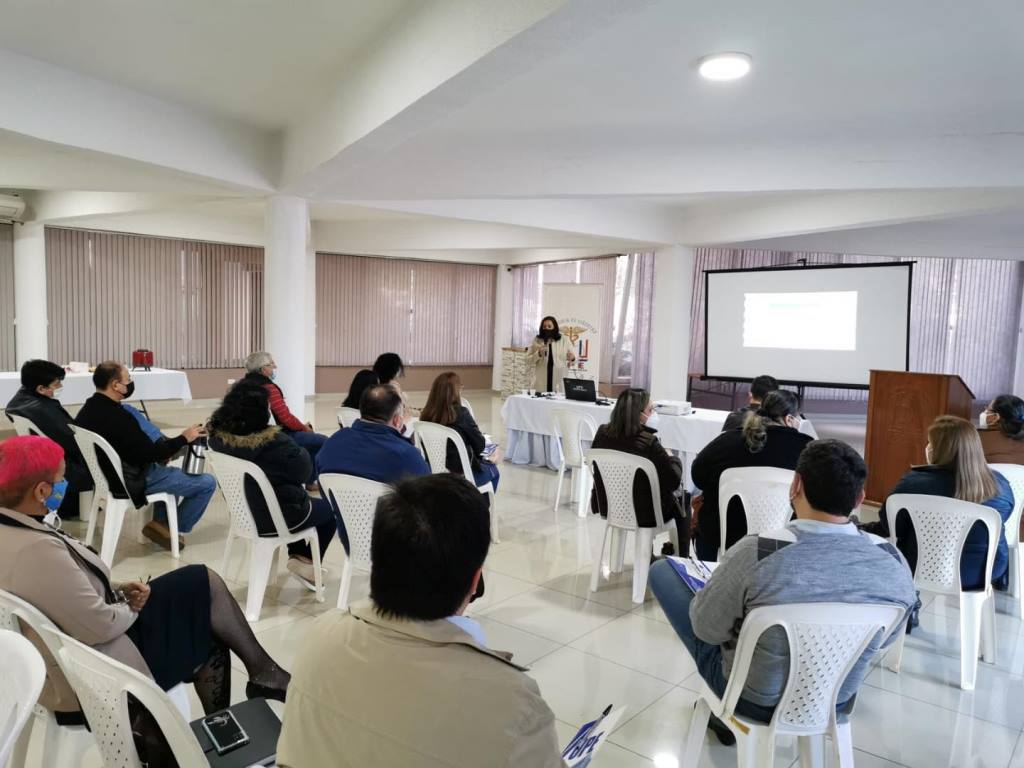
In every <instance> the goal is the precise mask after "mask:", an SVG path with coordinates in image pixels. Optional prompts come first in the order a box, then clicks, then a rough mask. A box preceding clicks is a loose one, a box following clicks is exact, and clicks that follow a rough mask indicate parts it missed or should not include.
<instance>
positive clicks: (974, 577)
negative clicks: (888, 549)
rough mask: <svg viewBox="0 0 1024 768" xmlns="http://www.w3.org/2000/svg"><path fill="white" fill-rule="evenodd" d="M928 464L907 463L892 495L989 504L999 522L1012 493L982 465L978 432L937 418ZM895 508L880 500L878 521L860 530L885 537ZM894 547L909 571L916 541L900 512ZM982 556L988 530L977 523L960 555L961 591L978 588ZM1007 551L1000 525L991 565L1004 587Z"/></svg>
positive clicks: (956, 420)
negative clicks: (918, 494) (901, 494)
mask: <svg viewBox="0 0 1024 768" xmlns="http://www.w3.org/2000/svg"><path fill="white" fill-rule="evenodd" d="M924 455H925V458H926V459H927V461H928V463H927V464H926V465H924V466H923V467H911V469H910V471H909V472H907V474H905V475H904V476H903V477H902V478H900V481H899V482H898V483H896V487H895V488H893V489H892V493H922V494H927V495H929V496H945V497H947V498H951V499H962V500H964V501H973V502H974V503H975V504H984V505H985V506H986V507H992V509H994V510H996V511H997V512H998V513H999V516H1000V517H1001V518H1002V519H1003V522H1004V523H1005V522H1006V521H1007V519H1009V517H1010V513H1011V512H1012V511H1013V491H1012V490H1011V489H1010V484H1009V483H1008V482H1007V481H1006V478H1005V477H1003V476H1002V475H1001V474H999V473H998V472H992V471H991V470H990V469H989V468H988V464H986V463H985V455H984V453H982V450H981V440H980V438H979V437H978V431H977V430H976V429H975V428H974V427H973V426H972V425H971V423H970V422H969V421H966V420H965V419H961V418H959V417H957V416H939V417H938V418H937V419H935V421H933V422H932V425H931V426H930V427H929V428H928V445H927V446H926V447H925V449H924ZM897 512H898V510H895V509H889V508H888V505H887V504H883V505H882V508H881V509H880V510H879V511H878V518H879V519H878V522H877V523H868V524H867V525H865V526H863V528H864V530H867V531H870V532H871V533H875V534H878V535H879V536H886V537H887V536H889V531H890V525H891V517H892V516H893V515H895V514H896V513H897ZM896 546H897V547H899V549H900V551H901V552H902V553H903V554H904V556H905V557H906V558H907V562H908V563H910V568H911V570H914V569H915V568H916V567H917V539H916V537H915V536H914V529H913V526H912V525H911V522H910V516H909V515H907V514H906V513H904V514H902V515H899V517H897V518H896ZM987 554H988V532H987V529H986V528H985V525H984V524H983V523H981V522H977V523H975V524H974V526H973V527H972V528H971V530H970V533H968V534H967V541H965V542H964V549H963V554H962V555H961V557H960V586H961V587H962V588H963V589H981V587H982V582H983V581H984V573H985V558H986V556H987ZM1008 564H1009V551H1008V549H1007V547H1006V536H1005V535H1004V532H1003V529H1002V526H1000V529H999V544H998V548H997V549H996V559H995V563H994V565H993V567H992V583H993V584H995V585H997V586H999V587H1002V588H1004V589H1005V587H1006V575H1007V574H1006V572H1007V566H1008Z"/></svg>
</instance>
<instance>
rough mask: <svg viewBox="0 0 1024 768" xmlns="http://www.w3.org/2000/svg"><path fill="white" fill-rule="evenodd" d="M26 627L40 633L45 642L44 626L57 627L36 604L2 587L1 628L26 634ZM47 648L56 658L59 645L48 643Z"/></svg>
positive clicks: (0, 604) (0, 602) (0, 597)
mask: <svg viewBox="0 0 1024 768" xmlns="http://www.w3.org/2000/svg"><path fill="white" fill-rule="evenodd" d="M25 627H28V628H29V629H31V630H32V631H33V632H35V633H36V634H37V635H39V637H40V638H42V639H43V642H45V641H46V638H45V637H43V632H42V628H43V627H50V628H55V627H54V624H53V622H52V621H50V620H49V619H48V618H47V617H46V616H45V615H44V614H43V612H42V611H40V610H39V609H38V608H36V607H35V606H34V605H32V604H31V603H29V602H26V601H24V600H22V599H21V598H20V597H18V596H17V595H13V594H11V593H10V592H5V591H4V590H2V589H0V629H9V630H11V631H12V632H19V633H22V634H24V631H23V630H24V628H25ZM47 648H48V649H49V650H50V653H52V654H53V656H54V658H55V659H56V656H57V647H56V646H49V645H48V646H47Z"/></svg>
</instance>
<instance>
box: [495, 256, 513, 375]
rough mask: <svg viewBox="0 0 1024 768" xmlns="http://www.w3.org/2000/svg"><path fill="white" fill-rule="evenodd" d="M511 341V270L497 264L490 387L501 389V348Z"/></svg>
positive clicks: (504, 265)
mask: <svg viewBox="0 0 1024 768" xmlns="http://www.w3.org/2000/svg"><path fill="white" fill-rule="evenodd" d="M511 343H512V270H511V268H510V267H509V266H508V265H506V264H500V265H499V266H498V271H497V275H496V276H495V290H494V372H493V374H492V376H491V389H494V390H500V389H501V371H502V369H501V356H502V352H501V351H502V348H503V347H507V346H509V345H510V344H511Z"/></svg>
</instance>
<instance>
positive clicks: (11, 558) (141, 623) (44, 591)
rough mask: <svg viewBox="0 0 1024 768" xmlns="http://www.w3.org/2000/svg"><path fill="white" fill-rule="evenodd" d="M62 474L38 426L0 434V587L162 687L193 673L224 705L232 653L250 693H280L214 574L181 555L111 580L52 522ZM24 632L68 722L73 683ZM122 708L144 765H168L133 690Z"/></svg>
mask: <svg viewBox="0 0 1024 768" xmlns="http://www.w3.org/2000/svg"><path fill="white" fill-rule="evenodd" d="M126 415H127V414H126ZM128 418H131V417H130V416H128ZM64 483H65V480H64V460H63V452H62V451H61V448H60V446H59V445H57V443H55V442H53V441H52V440H50V439H48V438H45V437H36V436H27V437H15V438H11V439H10V440H6V441H4V442H3V443H0V589H2V590H4V591H6V592H10V593H11V594H13V595H16V596H17V597H20V598H21V599H22V600H25V601H26V602H28V603H30V604H31V605H33V606H35V607H36V608H37V609H38V610H39V611H41V612H42V613H43V614H44V615H45V616H46V617H47V618H48V619H50V620H51V621H52V622H53V623H54V624H56V625H57V626H58V627H60V629H61V630H63V631H64V632H66V633H67V634H69V635H70V636H71V637H73V638H75V639H76V640H78V641H80V642H83V643H85V644H86V645H89V646H91V647H93V648H95V649H96V650H97V651H99V652H100V653H103V654H105V655H107V656H109V657H110V658H112V659H115V660H116V661H119V662H121V663H122V664H126V665H127V666H129V667H132V668H133V669H135V670H136V671H137V672H139V673H141V674H143V675H145V676H147V677H150V678H152V679H153V681H154V682H156V684H157V685H159V686H160V687H161V688H162V689H163V690H165V691H166V690H170V689H171V688H173V687H175V686H177V685H179V684H180V683H192V684H193V685H194V687H195V691H196V694H197V695H198V697H199V701H200V702H201V704H202V706H203V710H204V712H206V713H207V714H209V713H212V712H216V711H218V710H221V709H224V708H225V707H227V706H228V705H230V704H231V687H232V686H231V668H232V657H231V654H232V653H233V654H234V655H235V656H237V657H238V658H239V659H240V660H241V661H242V664H243V665H244V666H245V670H246V674H247V676H248V683H247V684H246V686H245V693H246V697H247V698H256V697H263V698H273V699H276V700H278V701H284V699H285V692H286V690H287V688H288V684H289V682H290V680H291V677H290V675H289V674H288V672H286V671H285V670H284V669H282V668H281V667H279V666H278V665H277V664H276V663H275V662H274V660H273V659H272V658H271V657H270V656H269V655H268V654H267V652H266V651H265V650H264V649H263V647H262V646H261V645H260V643H259V641H258V640H257V639H256V636H255V635H254V634H253V632H252V628H251V627H250V626H249V622H248V621H246V619H245V616H244V614H243V613H242V611H241V609H240V608H239V606H238V603H237V602H236V601H235V598H234V597H233V596H232V595H231V592H230V590H229V589H228V587H227V585H225V583H224V581H223V579H221V577H220V576H218V575H217V573H215V572H214V571H212V570H210V569H208V568H207V567H206V566H205V565H188V566H184V567H182V568H178V569H177V570H174V571H171V572H170V573H167V574H165V575H163V576H159V577H157V578H155V579H153V580H152V581H149V580H148V579H147V581H146V582H142V581H128V582H114V581H112V580H111V576H110V569H109V568H108V567H107V566H106V564H105V563H104V562H103V561H102V560H100V558H99V557H98V556H97V555H96V553H95V552H94V551H93V550H92V549H90V548H89V547H86V546H85V545H84V544H82V543H81V542H79V541H77V540H76V539H74V538H72V537H70V536H67V535H65V534H63V533H61V532H60V531H58V530H56V529H55V528H54V527H53V526H51V525H50V524H48V520H51V521H52V519H53V517H52V513H53V511H54V510H55V509H57V508H58V507H59V505H60V501H61V499H60V495H61V490H62V488H63V487H64ZM25 634H26V636H27V637H28V639H29V640H30V641H32V642H33V643H34V644H35V646H36V648H37V649H38V650H39V652H40V654H41V655H42V657H43V659H44V660H45V662H46V683H45V685H44V687H43V692H42V694H41V695H40V697H39V703H40V704H41V705H42V706H43V707H45V708H46V709H48V710H50V711H53V712H55V713H57V716H58V717H59V718H60V719H61V720H62V721H64V722H68V721H71V720H72V716H73V715H74V714H76V713H78V711H79V706H78V700H77V699H76V698H75V695H74V692H73V691H72V689H71V687H70V686H69V685H68V682H67V680H66V679H65V678H64V676H63V675H62V673H61V671H60V667H58V666H57V664H56V661H55V660H54V659H53V657H52V656H51V655H50V653H49V651H48V650H47V648H46V646H45V645H44V644H43V642H42V640H41V639H40V638H39V637H38V636H37V635H35V634H34V633H32V632H31V631H30V630H29V631H26V633H25ZM128 711H129V716H130V719H131V721H132V731H133V733H134V734H135V735H136V746H137V748H138V749H139V751H140V752H143V753H145V755H144V756H143V755H140V757H142V760H143V763H142V764H143V765H146V764H147V763H148V764H149V765H150V766H168V765H173V764H174V762H173V758H172V757H171V755H170V753H169V749H168V748H167V746H166V742H164V741H163V740H162V738H161V734H160V730H159V727H158V726H157V725H156V723H155V722H154V721H153V720H152V719H151V718H149V717H148V716H147V713H146V711H145V710H144V709H143V708H141V707H138V706H137V703H136V701H135V700H134V699H133V698H132V697H131V696H129V706H128ZM79 722H81V720H80V716H79Z"/></svg>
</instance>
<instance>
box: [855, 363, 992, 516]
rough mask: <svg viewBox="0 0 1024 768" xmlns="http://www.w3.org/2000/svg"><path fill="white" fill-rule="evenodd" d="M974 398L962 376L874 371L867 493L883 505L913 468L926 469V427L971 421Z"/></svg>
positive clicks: (865, 455) (868, 433)
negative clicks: (940, 421) (953, 419)
mask: <svg viewBox="0 0 1024 768" xmlns="http://www.w3.org/2000/svg"><path fill="white" fill-rule="evenodd" d="M973 400H974V396H973V395H972V394H971V392H970V390H969V389H967V387H966V386H965V385H964V383H963V382H962V381H961V380H960V377H958V376H951V375H946V374H932V373H906V372H902V371H872V372H871V384H870V392H869V395H868V431H867V439H866V442H865V446H864V447H865V450H864V458H865V461H867V465H868V481H867V485H866V487H865V493H866V495H867V499H868V501H870V502H872V503H875V504H881V503H882V502H883V501H884V500H885V497H886V496H887V495H888V494H889V492H890V491H891V490H892V489H893V486H895V485H896V482H897V481H898V480H899V479H900V478H901V477H903V475H904V474H905V473H906V472H907V470H908V469H910V467H911V466H912V465H914V464H924V463H925V456H924V447H925V445H926V444H927V443H928V427H929V426H931V423H932V422H933V421H934V420H935V418H936V417H937V416H941V415H943V414H950V415H953V416H962V417H963V418H966V419H969V418H970V416H971V406H972V401H973Z"/></svg>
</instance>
